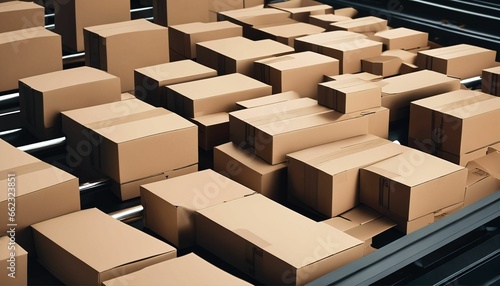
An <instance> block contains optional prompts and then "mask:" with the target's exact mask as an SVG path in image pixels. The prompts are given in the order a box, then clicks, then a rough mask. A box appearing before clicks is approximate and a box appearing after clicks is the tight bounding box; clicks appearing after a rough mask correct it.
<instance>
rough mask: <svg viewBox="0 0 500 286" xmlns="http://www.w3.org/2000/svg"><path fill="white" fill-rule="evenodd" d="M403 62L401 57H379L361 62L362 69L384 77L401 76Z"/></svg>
mask: <svg viewBox="0 0 500 286" xmlns="http://www.w3.org/2000/svg"><path fill="white" fill-rule="evenodd" d="M402 64H403V61H402V60H401V59H400V58H399V57H393V56H377V57H373V58H367V59H362V60H361V69H362V70H363V71H364V72H369V73H372V74H376V75H381V76H383V77H389V76H393V75H397V74H399V70H400V68H401V65H402Z"/></svg>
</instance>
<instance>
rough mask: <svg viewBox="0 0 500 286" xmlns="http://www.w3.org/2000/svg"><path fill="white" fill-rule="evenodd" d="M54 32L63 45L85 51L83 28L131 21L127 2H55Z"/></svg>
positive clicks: (74, 0)
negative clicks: (59, 37) (59, 36)
mask: <svg viewBox="0 0 500 286" xmlns="http://www.w3.org/2000/svg"><path fill="white" fill-rule="evenodd" d="M54 11H55V13H54V22H55V29H54V32H56V33H58V34H59V35H61V37H62V44H63V45H64V46H65V47H68V48H69V49H71V50H73V51H75V52H81V51H84V49H85V45H84V40H83V28H85V27H91V26H97V25H104V24H110V23H117V22H123V21H129V20H130V1H127V0H108V1H99V0H69V1H68V0H54Z"/></svg>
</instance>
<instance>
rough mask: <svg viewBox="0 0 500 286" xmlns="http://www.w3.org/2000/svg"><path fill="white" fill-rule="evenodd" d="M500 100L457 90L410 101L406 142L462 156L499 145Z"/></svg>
mask: <svg viewBox="0 0 500 286" xmlns="http://www.w3.org/2000/svg"><path fill="white" fill-rule="evenodd" d="M499 116H500V98H498V97H495V96H492V95H489V94H485V93H482V92H479V91H473V90H456V91H452V92H448V93H444V94H440V95H436V96H433V97H430V98H425V99H421V100H417V101H413V102H412V103H411V107H410V127H409V134H408V137H409V138H410V140H409V142H411V141H413V140H418V141H420V142H426V143H427V142H428V143H430V144H432V146H433V147H435V149H436V150H439V151H443V152H446V153H450V154H452V155H457V156H460V155H463V154H467V153H469V152H472V151H475V150H478V149H481V148H484V151H482V155H484V154H485V153H486V148H487V147H488V146H489V145H491V144H494V143H496V142H498V141H500V126H499V125H498V124H495V122H496V120H497V119H498V118H499Z"/></svg>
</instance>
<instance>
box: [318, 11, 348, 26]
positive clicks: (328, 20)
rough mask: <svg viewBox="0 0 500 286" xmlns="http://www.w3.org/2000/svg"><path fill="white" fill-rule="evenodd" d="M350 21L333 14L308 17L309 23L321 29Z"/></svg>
mask: <svg viewBox="0 0 500 286" xmlns="http://www.w3.org/2000/svg"><path fill="white" fill-rule="evenodd" d="M350 19H351V18H349V17H346V16H342V15H335V14H323V15H309V23H310V24H313V25H316V26H318V27H321V28H323V29H328V28H329V27H330V24H332V23H336V22H340V21H345V20H350Z"/></svg>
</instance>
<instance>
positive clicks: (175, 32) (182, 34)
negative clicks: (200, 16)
mask: <svg viewBox="0 0 500 286" xmlns="http://www.w3.org/2000/svg"><path fill="white" fill-rule="evenodd" d="M168 36H169V43H170V48H171V49H172V50H174V51H176V52H177V53H178V54H180V55H182V56H183V57H185V58H188V59H195V58H196V44H197V43H200V42H206V41H212V40H218V39H224V38H231V37H238V36H243V28H242V27H241V26H239V25H236V24H234V23H231V22H229V21H221V22H212V23H201V22H195V23H187V24H181V25H174V26H170V27H169V34H168Z"/></svg>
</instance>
